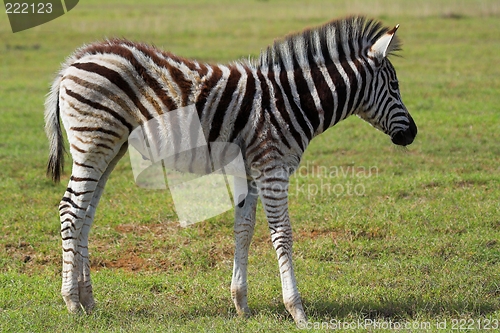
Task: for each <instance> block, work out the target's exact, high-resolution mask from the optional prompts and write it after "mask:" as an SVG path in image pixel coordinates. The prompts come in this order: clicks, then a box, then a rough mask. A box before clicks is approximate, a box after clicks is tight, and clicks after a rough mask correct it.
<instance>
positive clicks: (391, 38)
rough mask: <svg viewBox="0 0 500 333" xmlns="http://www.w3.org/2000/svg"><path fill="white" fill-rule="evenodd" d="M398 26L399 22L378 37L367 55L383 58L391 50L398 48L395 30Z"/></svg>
mask: <svg viewBox="0 0 500 333" xmlns="http://www.w3.org/2000/svg"><path fill="white" fill-rule="evenodd" d="M398 28H399V24H398V25H396V26H395V27H394V28H392V29H391V30H389V31H387V33H385V34H384V35H382V37H380V38H379V39H378V40H377V41H376V42H375V43H373V45H372V47H371V48H370V50H369V51H368V56H369V57H370V58H371V57H373V58H375V59H378V60H382V59H384V58H385V57H386V56H387V55H388V54H389V53H390V52H391V51H395V50H397V49H398V48H399V42H398V41H397V38H395V37H396V36H395V35H396V31H397V30H398Z"/></svg>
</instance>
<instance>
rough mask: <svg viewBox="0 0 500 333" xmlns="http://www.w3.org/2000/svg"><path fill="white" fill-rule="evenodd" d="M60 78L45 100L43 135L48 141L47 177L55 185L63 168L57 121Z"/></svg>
mask: <svg viewBox="0 0 500 333" xmlns="http://www.w3.org/2000/svg"><path fill="white" fill-rule="evenodd" d="M60 82H61V76H58V78H57V79H56V80H55V81H54V83H53V84H52V88H51V90H50V92H49V93H48V95H47V99H46V100H45V133H46V135H47V138H48V139H49V149H50V151H49V161H48V163H47V176H50V177H51V178H52V180H53V181H54V182H55V183H58V182H59V180H60V179H61V174H62V172H63V168H64V153H65V149H64V142H63V135H62V131H61V123H60V121H59V84H60Z"/></svg>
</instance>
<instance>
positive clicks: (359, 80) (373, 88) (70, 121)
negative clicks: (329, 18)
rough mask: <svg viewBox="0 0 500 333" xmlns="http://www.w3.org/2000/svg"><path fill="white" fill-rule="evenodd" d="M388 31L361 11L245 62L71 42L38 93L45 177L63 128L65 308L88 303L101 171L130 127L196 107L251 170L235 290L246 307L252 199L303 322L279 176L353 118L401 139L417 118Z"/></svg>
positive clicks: (53, 169)
mask: <svg viewBox="0 0 500 333" xmlns="http://www.w3.org/2000/svg"><path fill="white" fill-rule="evenodd" d="M396 30H397V27H395V28H394V29H392V30H389V29H387V28H384V27H382V26H381V24H380V23H378V22H376V21H373V20H368V19H365V18H362V17H352V18H347V19H343V20H338V21H333V22H330V23H328V24H325V25H323V26H321V27H318V28H315V29H311V30H305V31H303V32H301V33H298V34H295V35H291V36H288V37H286V38H284V39H282V40H279V41H277V42H275V43H274V44H273V45H271V46H269V47H268V48H267V49H266V50H264V51H263V52H261V54H260V56H259V58H258V59H257V60H254V61H241V62H235V63H232V64H229V65H208V64H203V63H200V62H197V61H192V60H187V59H183V58H180V57H177V56H175V55H172V54H170V53H166V52H164V51H161V50H159V49H157V48H155V47H151V46H147V45H144V44H139V43H133V42H130V41H126V40H118V39H113V40H106V41H103V42H98V43H94V44H91V45H87V46H84V47H82V48H80V49H79V50H77V51H76V52H75V53H74V54H73V55H72V56H71V57H70V58H69V59H68V60H67V61H66V62H65V64H64V65H63V67H62V69H61V71H60V72H59V74H58V76H57V78H56V80H55V81H54V83H53V85H52V89H51V91H50V94H49V95H48V98H47V101H46V111H45V118H46V131H47V135H48V138H49V141H50V157H49V164H48V173H49V174H51V176H52V178H53V179H54V180H55V181H58V180H59V178H60V175H61V172H62V167H63V160H62V158H63V150H64V149H63V140H62V133H61V128H60V125H59V118H61V119H62V122H63V125H64V128H65V129H66V132H67V135H68V141H69V144H70V152H71V155H72V157H73V169H72V175H71V177H70V180H69V184H68V188H67V190H66V193H65V194H64V197H63V199H62V201H61V204H60V207H59V208H60V209H59V210H60V217H61V235H62V239H63V285H62V294H63V298H64V300H65V302H66V305H67V306H68V309H69V310H70V311H72V312H75V311H78V310H79V309H80V307H81V306H83V308H84V309H85V310H86V311H90V310H91V309H92V308H93V306H94V300H93V296H92V286H91V281H90V265H89V258H88V232H89V229H90V227H91V224H92V222H93V219H94V213H95V209H96V207H97V205H98V203H99V199H100V196H101V194H102V191H103V189H104V186H105V184H106V181H107V179H108V176H109V174H110V173H111V171H112V170H113V167H114V166H115V165H116V163H117V161H118V160H119V159H120V158H121V157H122V156H123V154H124V153H125V151H126V149H127V138H128V135H129V134H130V133H131V132H132V131H133V129H135V128H136V127H138V126H141V125H143V124H145V123H146V122H147V121H149V120H151V119H153V118H155V117H157V116H159V115H162V114H165V113H167V112H169V111H173V110H177V109H179V108H182V107H186V106H194V107H195V108H196V111H197V113H198V116H199V118H200V122H201V124H202V127H203V132H204V135H205V137H206V140H207V142H214V141H220V142H231V143H235V144H237V145H238V146H239V147H240V148H241V150H242V152H243V155H244V159H245V163H246V167H247V170H248V173H249V178H248V190H249V192H248V196H247V197H246V199H245V201H244V202H243V203H242V204H241V205H239V206H238V207H236V212H235V214H236V217H235V235H236V236H235V240H236V250H235V260H234V271H233V280H232V284H231V292H232V297H233V300H234V303H235V306H236V309H237V311H238V313H240V314H248V305H247V299H246V293H247V287H246V285H247V282H246V276H247V263H248V245H249V243H250V240H251V237H252V234H253V228H254V224H255V207H256V204H257V198H258V197H259V196H260V198H261V200H262V202H263V206H264V209H265V211H266V214H267V219H268V223H269V228H270V231H271V239H272V242H273V245H274V247H275V249H276V252H277V256H278V261H279V268H280V276H281V280H282V286H283V299H284V303H285V305H286V308H287V309H288V311H289V312H290V313H291V314H292V316H293V317H294V319H295V320H296V321H297V322H300V321H303V320H305V314H304V311H303V309H302V304H301V301H300V296H299V293H298V291H297V287H296V282H295V277H294V273H293V266H292V257H291V249H292V235H291V228H290V221H289V217H288V203H287V202H288V199H287V196H288V177H289V176H290V174H291V173H292V172H293V170H295V169H296V168H297V166H298V164H299V162H300V158H301V156H302V153H303V152H304V150H305V149H306V147H307V145H308V144H309V142H310V141H311V140H312V139H313V138H314V137H315V136H316V135H318V134H320V133H322V132H323V131H325V130H326V129H328V128H329V127H331V126H333V125H335V124H336V123H338V122H339V121H341V120H342V119H345V118H346V117H348V116H349V115H352V114H356V115H358V116H360V117H361V118H363V119H365V120H367V121H368V122H370V123H371V124H372V125H374V126H375V127H376V128H378V129H380V130H382V131H383V132H384V133H386V134H388V135H389V136H390V137H391V138H392V140H393V142H394V143H396V144H399V145H407V144H410V143H411V142H412V141H413V138H414V137H415V135H416V126H415V123H414V122H413V120H412V119H411V116H410V115H409V113H408V111H407V110H406V108H405V107H404V105H403V103H402V101H401V98H400V94H399V89H398V86H397V85H398V83H397V77H396V73H395V70H394V68H393V66H392V65H391V63H390V62H389V60H388V59H387V54H389V53H391V52H392V51H395V50H397V49H398V48H399V42H398V40H397V37H395V32H396Z"/></svg>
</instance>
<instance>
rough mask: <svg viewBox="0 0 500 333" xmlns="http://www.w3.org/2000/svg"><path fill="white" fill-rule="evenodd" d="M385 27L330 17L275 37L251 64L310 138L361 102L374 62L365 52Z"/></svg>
mask: <svg viewBox="0 0 500 333" xmlns="http://www.w3.org/2000/svg"><path fill="white" fill-rule="evenodd" d="M385 31H386V30H384V28H382V27H381V25H380V23H378V22H375V21H372V20H367V19H365V18H363V17H352V18H347V19H344V20H339V21H333V22H330V23H328V24H325V25H323V26H320V27H318V28H314V29H310V30H305V31H303V32H301V33H298V34H294V35H290V36H287V37H285V38H284V39H281V40H278V41H276V42H275V43H274V44H273V45H271V46H269V47H268V48H267V49H266V50H264V51H262V52H261V54H260V56H259V59H258V61H257V62H256V63H255V64H254V65H255V67H256V68H258V69H259V70H260V72H262V74H263V75H264V76H267V77H269V81H270V83H271V84H272V87H273V88H274V90H275V91H274V93H275V94H276V98H277V101H276V103H277V104H281V105H278V108H279V107H282V108H284V109H285V110H287V111H288V112H289V113H290V114H293V116H295V118H296V120H297V122H298V123H299V125H300V126H301V127H302V129H303V130H304V132H305V134H306V136H307V139H308V140H311V139H312V138H313V137H314V136H316V135H318V134H320V133H322V132H323V131H325V130H326V129H328V128H329V127H331V126H333V125H335V124H336V123H338V122H339V121H341V120H343V119H345V118H347V117H348V116H349V115H351V114H353V113H356V111H357V110H358V109H359V107H360V106H361V105H362V103H363V100H364V97H365V96H364V94H365V90H367V89H366V83H367V77H366V76H367V75H369V74H370V75H373V66H374V64H373V63H372V62H371V61H370V60H369V59H368V58H367V57H366V56H363V55H364V54H366V52H367V50H368V49H369V47H370V46H371V45H373V43H374V41H376V40H377V39H378V38H379V37H380V36H381V35H382V34H383V33H385Z"/></svg>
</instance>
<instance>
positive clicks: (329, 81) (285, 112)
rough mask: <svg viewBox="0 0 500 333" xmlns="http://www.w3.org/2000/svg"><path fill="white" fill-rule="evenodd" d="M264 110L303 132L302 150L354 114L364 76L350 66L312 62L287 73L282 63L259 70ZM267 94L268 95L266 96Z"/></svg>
mask: <svg viewBox="0 0 500 333" xmlns="http://www.w3.org/2000/svg"><path fill="white" fill-rule="evenodd" d="M257 74H258V75H259V79H260V81H261V87H262V91H263V98H262V104H263V109H266V108H268V109H269V110H270V111H274V112H275V113H276V112H277V113H278V114H279V115H280V116H281V118H282V119H283V120H284V121H286V122H287V123H288V124H293V125H294V126H293V128H292V127H291V126H290V131H293V130H294V129H296V130H297V131H298V132H300V136H301V138H300V140H299V139H298V135H297V134H295V135H294V137H296V138H297V140H296V141H298V142H301V144H299V145H300V146H301V148H303V149H305V146H307V144H308V143H309V141H311V140H312V139H313V138H314V137H315V136H317V135H319V134H321V133H323V132H324V131H325V130H327V129H328V128H329V127H332V126H333V125H335V124H336V123H338V122H339V121H341V120H343V119H345V118H347V117H348V116H350V115H351V114H353V113H355V111H356V110H357V108H358V107H359V106H360V104H361V101H362V98H361V94H362V91H363V89H364V88H363V87H362V86H363V85H364V84H361V82H362V81H363V80H362V79H361V73H360V72H358V71H357V70H353V69H352V68H351V66H350V65H349V64H343V63H334V62H329V63H328V64H325V63H322V64H317V63H311V64H308V66H307V67H306V66H297V67H295V68H294V69H293V70H288V71H286V70H284V69H283V68H282V67H281V66H280V65H279V64H274V65H270V66H269V65H264V66H261V67H260V68H259V69H258V70H257ZM266 95H267V96H266Z"/></svg>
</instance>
